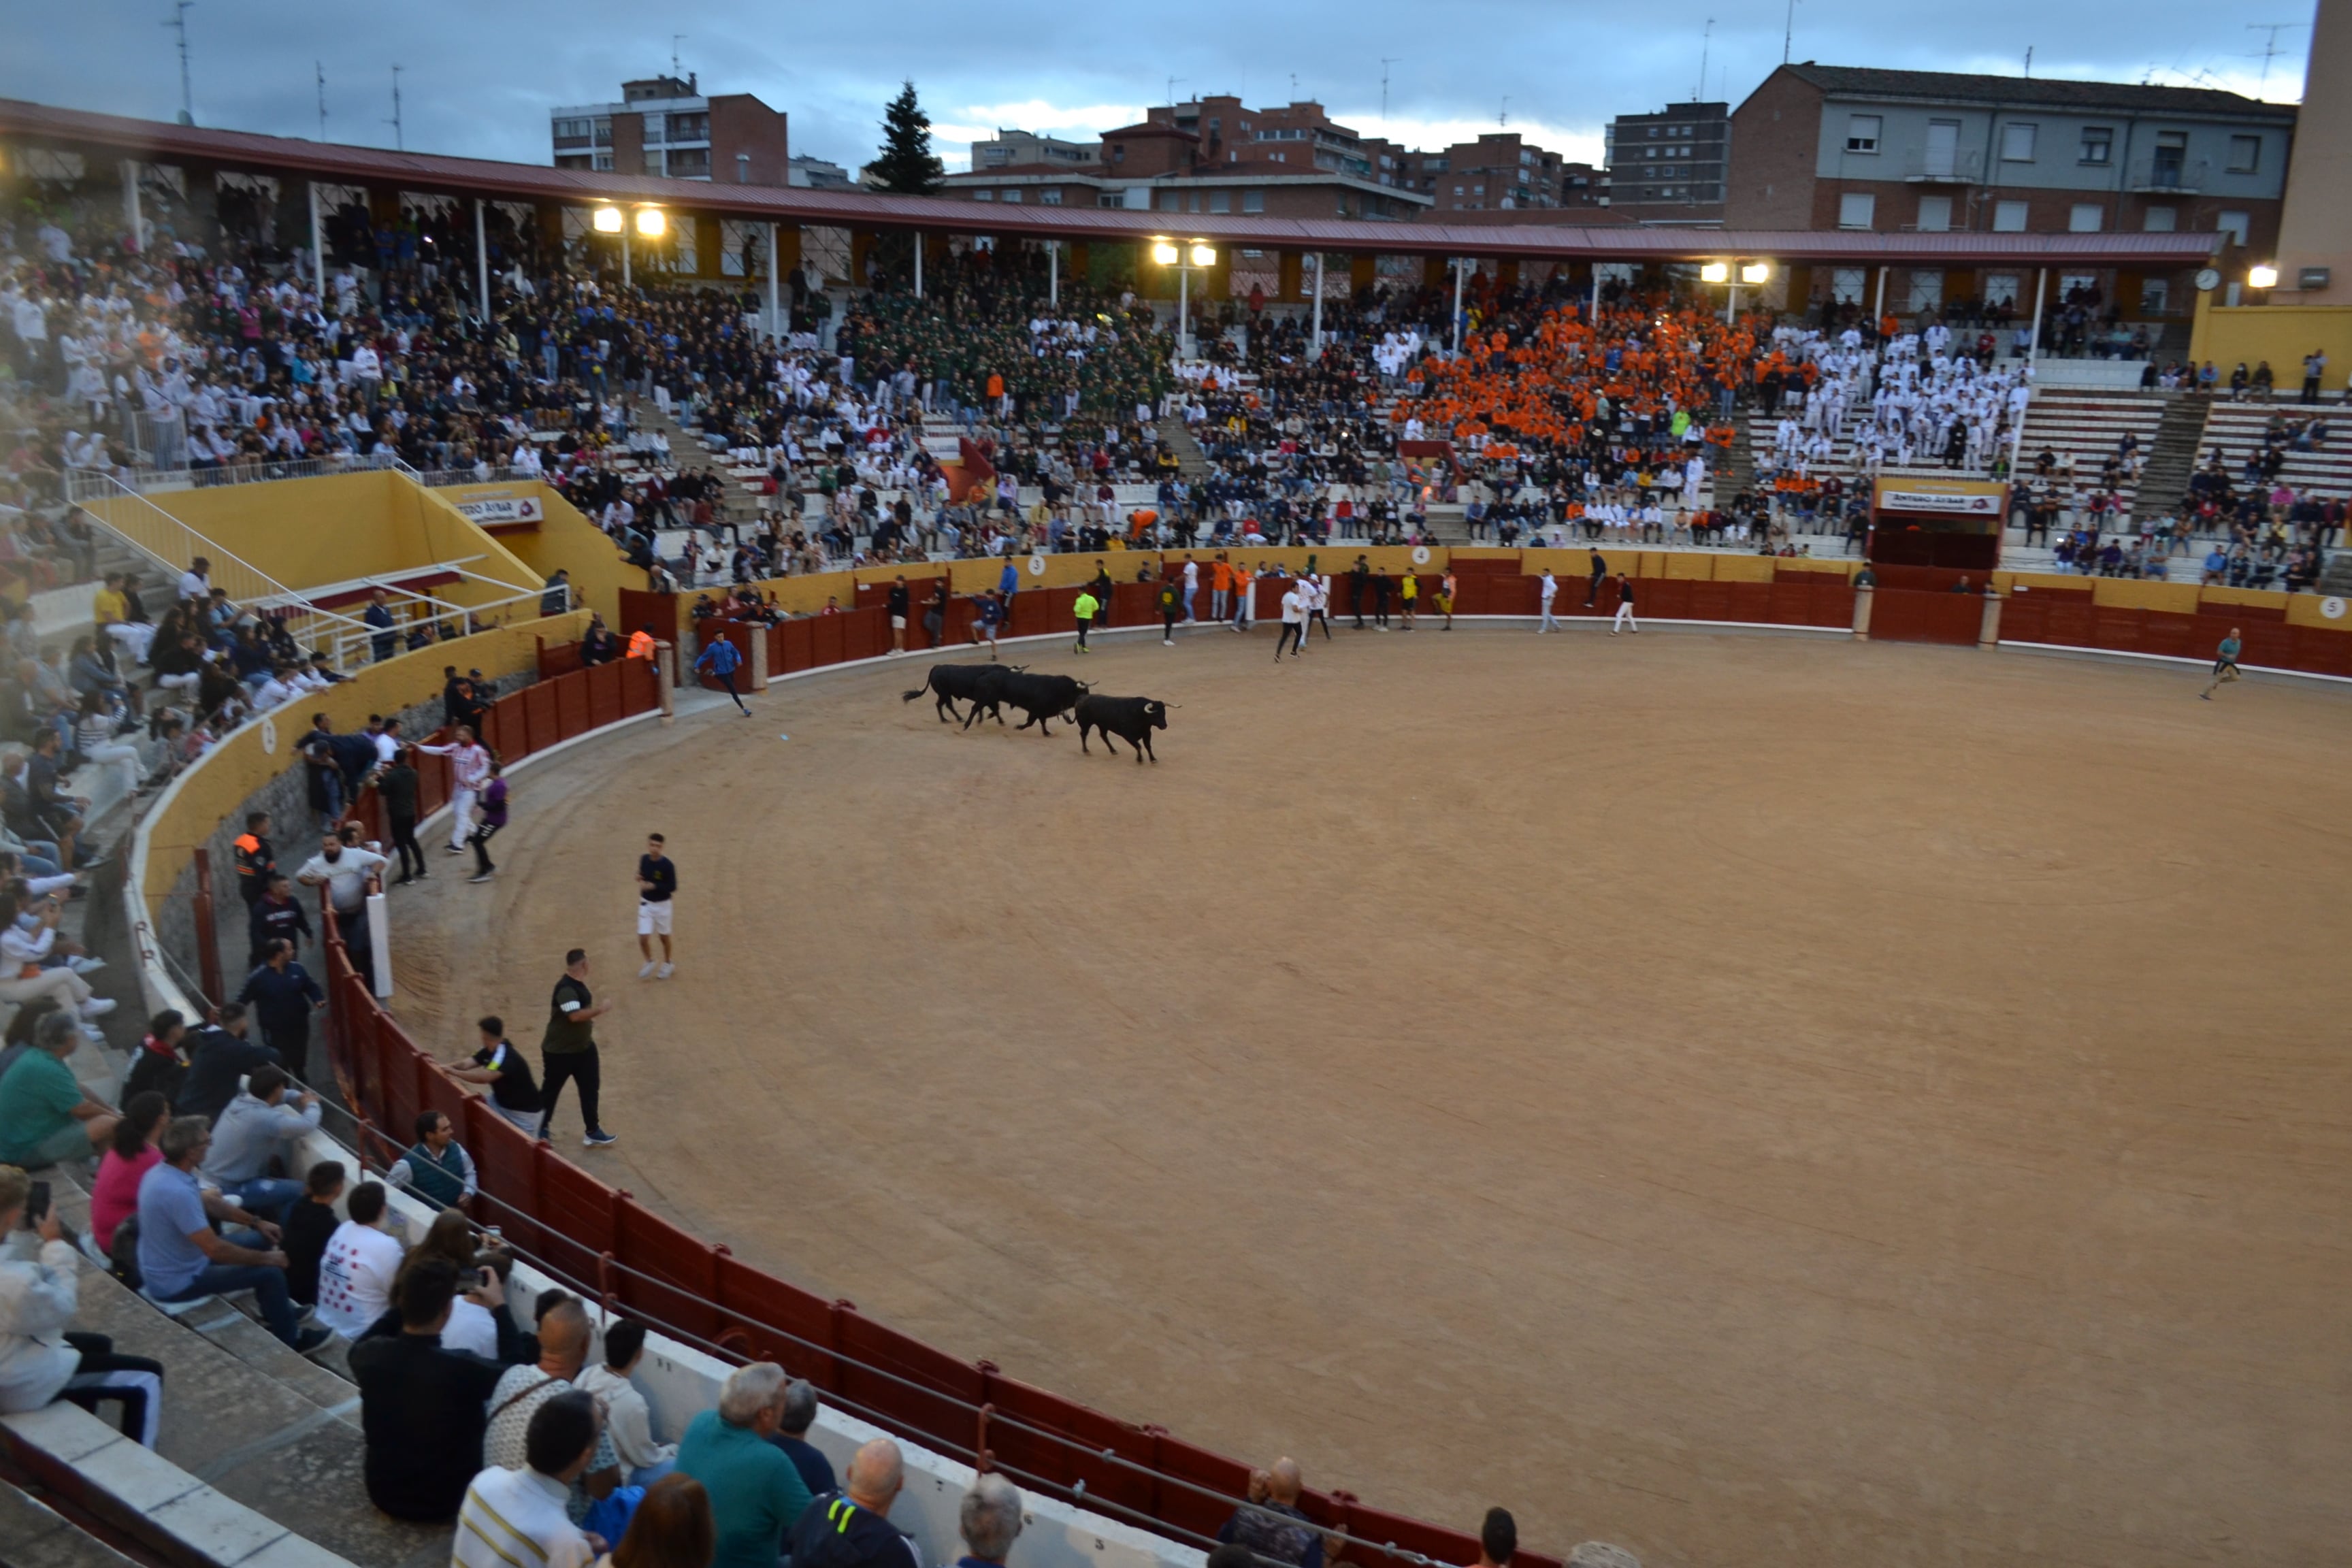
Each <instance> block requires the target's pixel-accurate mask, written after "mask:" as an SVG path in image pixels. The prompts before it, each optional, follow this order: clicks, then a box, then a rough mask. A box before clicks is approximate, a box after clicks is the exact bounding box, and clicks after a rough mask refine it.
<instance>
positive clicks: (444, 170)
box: [0, 99, 2221, 270]
mask: <svg viewBox="0 0 2352 1568" xmlns="http://www.w3.org/2000/svg"><path fill="white" fill-rule="evenodd" d="M0 138H5V139H7V140H8V141H9V142H15V143H17V144H19V145H32V146H40V147H47V148H54V149H57V150H59V151H81V152H84V153H102V154H104V155H106V156H109V157H113V158H135V159H139V160H142V161H145V162H152V163H203V164H209V165H213V166H215V167H217V168H223V169H231V170H237V171H242V172H246V173H251V174H274V175H278V176H280V177H288V176H291V177H296V178H307V179H314V180H320V181H322V182H330V183H333V184H354V185H367V186H386V185H389V186H394V187H396V188H398V189H401V190H409V191H418V192H430V193H435V194H440V195H465V196H479V197H482V198H485V199H488V200H496V201H522V202H557V203H565V204H571V205H583V206H584V205H604V204H606V203H613V204H618V205H648V204H651V205H661V206H664V207H667V208H671V209H674V210H677V211H681V212H693V213H698V214H703V215H706V216H721V217H732V218H745V219H750V220H752V221H755V222H770V223H779V224H793V225H816V226H829V227H835V228H848V229H869V230H898V231H906V230H926V231H931V232H942V233H956V234H988V235H996V236H999V237H1006V238H1015V237H1018V238H1031V239H1061V240H1072V241H1081V242H1083V241H1087V240H1133V239H1141V238H1145V237H1150V236H1154V235H1172V236H1175V237H1182V238H1186V239H1204V240H1210V241H1213V242H1214V243H1217V244H1220V245H1226V246H1236V247H1246V248H1256V249H1266V250H1321V251H1332V252H1358V253H1363V252H1377V253H1381V254H1385V255H1407V256H1473V257H1498V258H1544V259H1552V260H1560V259H1574V260H1594V261H1627V262H1644V261H1698V260H1707V259H1713V258H1722V257H1727V256H1730V257H1757V258H1770V259H1773V260H1777V261H1782V262H1801V263H1843V264H1845V265H1849V266H1887V265H1891V266H1897V267H1976V266H2010V267H2019V268H2028V267H2126V268H2140V269H2145V270H2167V269H2174V268H2182V267H2190V266H2196V265H2199V264H2200V263H2202V262H2203V261H2205V260H2206V259H2207V258H2210V256H2211V255H2212V253H2213V250H2214V248H2215V247H2216V246H2218V245H2219V243H2220V242H2221V236H2219V235H2215V234H2197V233H2177V232H2176V233H2171V234H1984V233H1974V232H1969V233H1950V234H1878V233H1871V232H1866V231H1859V230H1851V229H1827V230H1803V229H1800V230H1724V229H1688V228H1652V227H1637V226H1628V225H1609V226H1594V227H1583V226H1578V225H1575V224H1560V225H1558V226H1553V225H1549V224H1533V223H1515V224H1512V225H1510V226H1502V225H1475V224H1460V223H1429V222H1422V223H1383V222H1367V221H1364V220H1361V219H1349V218H1268V217H1233V216H1222V215H1219V216H1210V215H1206V214H1200V213H1190V214H1179V213H1166V214H1162V213H1151V212H1129V211H1125V210H1123V209H1119V208H1113V207H1053V206H1043V205H1020V206H1013V205H1004V204H1000V203H980V202H967V201H959V200H953V199H950V198H944V197H939V196H900V195H881V194H878V193H875V192H868V191H818V190H810V189H806V188H803V187H800V186H777V185H728V184H709V183H705V182H701V181H695V180H669V179H660V178H655V177H650V176H636V175H625V174H593V173H590V172H589V171H587V170H582V169H557V168H551V167H547V166H544V165H541V164H537V163H496V162H493V161H490V160H488V159H481V158H452V157H446V156H443V155H440V154H437V153H395V152H391V151H388V150H386V149H384V148H381V147H351V146H343V145H340V144H337V143H334V142H311V141H308V140H305V139H303V138H300V137H292V136H264V135H259V134H257V133H255V132H244V131H213V130H207V129H204V128H202V127H196V126H186V125H175V124H170V123H167V122H165V121H154V120H131V119H126V118H124V117H122V116H120V115H111V114H93V113H89V112H86V111H84V110H71V109H55V108H51V107H49V106H47V105H45V104H37V103H28V102H25V101H23V100H16V99H0ZM11 162H12V163H13V162H14V160H11Z"/></svg>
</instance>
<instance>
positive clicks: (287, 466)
mask: <svg viewBox="0 0 2352 1568" xmlns="http://www.w3.org/2000/svg"><path fill="white" fill-rule="evenodd" d="M387 469H389V470H392V471H394V472H404V473H407V474H409V475H411V476H412V477H414V476H415V472H416V470H415V469H414V468H410V467H409V466H408V465H407V464H406V463H404V462H403V461H402V460H401V459H400V458H399V457H398V456H396V455H395V454H394V453H391V452H375V453H371V454H368V455H367V456H364V457H362V456H357V455H352V456H345V457H334V458H298V459H295V460H293V461H290V462H282V463H229V464H224V465H222V466H220V467H218V468H118V469H114V470H111V471H101V470H100V469H96V468H68V470H66V499H67V500H70V501H74V502H76V503H77V504H79V502H80V501H81V500H82V497H83V495H84V494H86V493H87V494H91V495H100V496H104V495H110V494H111V493H113V491H112V489H110V487H116V488H120V489H127V490H132V491H136V492H138V493H139V494H142V495H144V494H146V493H148V492H150V491H153V490H193V489H211V488H213V487H214V486H216V485H252V484H266V483H268V482H270V481H272V480H276V479H322V478H325V477H327V476H329V475H331V474H358V473H380V472H383V471H384V470H387Z"/></svg>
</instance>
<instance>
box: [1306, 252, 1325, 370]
mask: <svg viewBox="0 0 2352 1568" xmlns="http://www.w3.org/2000/svg"><path fill="white" fill-rule="evenodd" d="M1322 357H1323V253H1322V252H1321V251H1319V250H1318V251H1317V252H1316V253H1315V340H1314V346H1313V347H1312V348H1310V349H1308V350H1307V361H1308V362H1309V363H1313V362H1314V361H1316V360H1319V359H1321V358H1322Z"/></svg>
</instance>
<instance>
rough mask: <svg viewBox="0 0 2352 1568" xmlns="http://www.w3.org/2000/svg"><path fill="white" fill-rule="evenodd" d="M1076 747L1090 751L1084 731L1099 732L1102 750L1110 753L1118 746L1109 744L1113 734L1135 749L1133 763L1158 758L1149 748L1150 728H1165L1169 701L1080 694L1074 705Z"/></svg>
mask: <svg viewBox="0 0 2352 1568" xmlns="http://www.w3.org/2000/svg"><path fill="white" fill-rule="evenodd" d="M1076 718H1077V724H1078V750H1080V751H1081V752H1086V751H1089V750H1090V748H1089V747H1088V746H1087V731H1090V730H1099V731H1102V738H1103V750H1104V751H1105V752H1108V753H1109V754H1110V755H1112V756H1117V755H1118V747H1117V746H1115V745H1113V744H1112V743H1111V737H1113V736H1114V735H1116V736H1117V737H1118V739H1120V740H1122V741H1125V742H1127V743H1128V744H1129V745H1130V746H1132V747H1134V748H1135V765H1136V766H1137V767H1141V766H1142V765H1143V759H1144V758H1145V757H1147V756H1148V757H1150V759H1151V760H1152V761H1153V762H1155V763H1157V762H1158V761H1159V760H1160V753H1159V752H1154V751H1153V750H1152V749H1151V731H1154V730H1165V729H1166V728H1168V704H1167V703H1165V702H1162V701H1160V700H1158V699H1156V698H1151V697H1094V696H1087V697H1081V698H1080V699H1078V706H1077V713H1076Z"/></svg>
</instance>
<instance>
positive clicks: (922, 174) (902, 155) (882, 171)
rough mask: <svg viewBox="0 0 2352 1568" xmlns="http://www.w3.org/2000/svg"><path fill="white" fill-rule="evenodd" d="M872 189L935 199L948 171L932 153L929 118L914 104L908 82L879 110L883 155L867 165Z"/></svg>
mask: <svg viewBox="0 0 2352 1568" xmlns="http://www.w3.org/2000/svg"><path fill="white" fill-rule="evenodd" d="M867 168H868V172H869V173H870V174H872V175H873V178H874V184H875V187H876V188H877V189H878V190H884V191H888V192H891V193H893V194H894V195H905V196H929V195H937V194H938V193H939V191H940V187H941V186H942V185H944V184H946V183H947V174H948V169H947V165H946V164H945V163H940V155H939V154H938V153H934V152H932V151H931V117H930V116H929V115H928V114H926V113H924V112H923V106H922V105H921V104H920V103H918V102H917V101H916V100H915V84H914V83H913V82H911V81H909V82H908V83H907V84H906V86H905V87H904V88H903V89H900V91H899V93H898V97H896V98H894V99H892V100H890V101H889V102H888V103H887V105H885V106H884V108H883V110H882V155H881V156H880V157H878V158H877V159H875V160H874V162H873V163H871V164H869V165H867Z"/></svg>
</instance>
